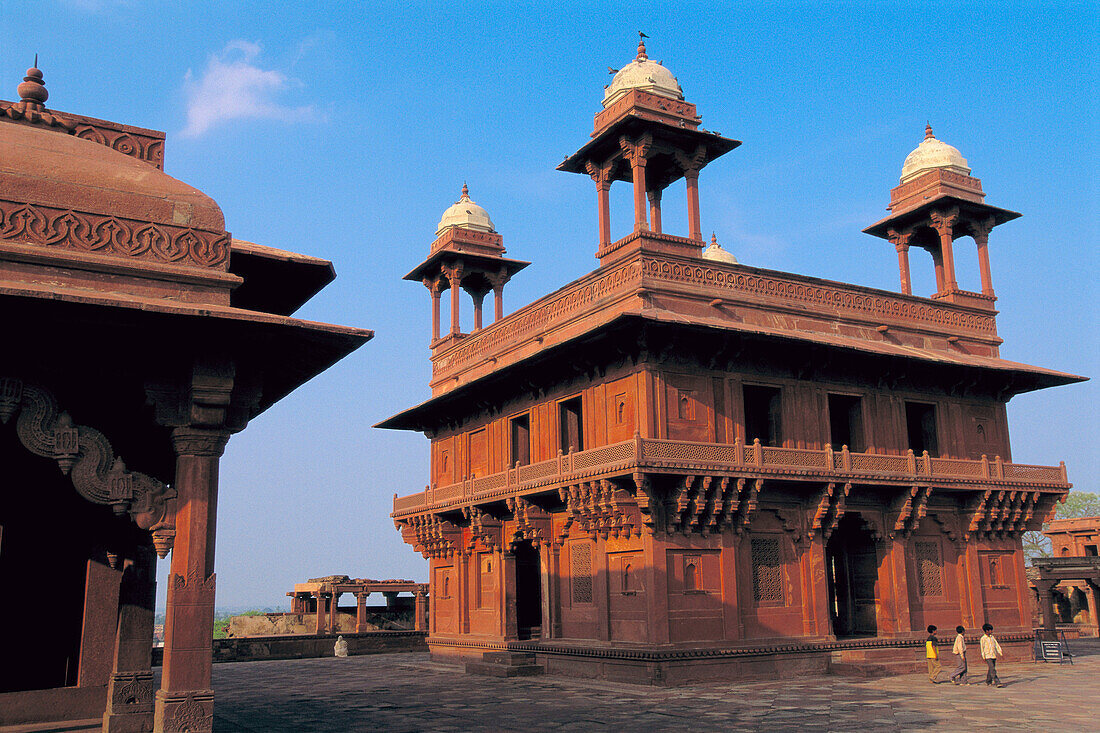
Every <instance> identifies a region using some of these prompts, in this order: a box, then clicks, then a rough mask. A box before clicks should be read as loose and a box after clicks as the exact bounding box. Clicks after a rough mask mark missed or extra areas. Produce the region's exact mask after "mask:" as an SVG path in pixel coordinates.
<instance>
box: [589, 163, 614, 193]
mask: <svg viewBox="0 0 1100 733" xmlns="http://www.w3.org/2000/svg"><path fill="white" fill-rule="evenodd" d="M584 169H585V170H586V171H588V175H589V176H591V177H592V180H593V181H594V182H595V184H596V188H597V189H599V190H601V191H607V190H608V189H609V188H611V169H612V164H611V163H610V162H606V163H600V164H597V163H595V162H593V161H591V160H589V161H586V162H585V164H584Z"/></svg>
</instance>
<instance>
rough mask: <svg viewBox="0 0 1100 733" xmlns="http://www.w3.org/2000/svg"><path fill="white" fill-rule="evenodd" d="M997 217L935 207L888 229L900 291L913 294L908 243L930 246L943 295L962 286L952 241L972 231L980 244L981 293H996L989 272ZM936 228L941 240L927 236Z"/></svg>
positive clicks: (937, 287)
mask: <svg viewBox="0 0 1100 733" xmlns="http://www.w3.org/2000/svg"><path fill="white" fill-rule="evenodd" d="M996 223H997V220H996V218H994V217H992V216H989V217H986V218H981V219H979V218H974V217H968V216H965V215H963V214H961V213H960V211H959V207H957V206H956V207H949V208H945V209H941V210H932V211H930V212H929V213H928V215H927V217H925V218H923V219H921V220H920V221H917V222H915V223H913V224H910V225H909V226H907V227H905V228H903V229H900V230H899V229H889V230H887V236H888V238H889V240H890V243H891V244H893V245H894V248H895V249H896V250H897V252H898V268H899V269H900V271H901V292H902V293H904V294H905V295H912V294H913V286H912V283H911V281H910V277H909V247H910V246H911V245H916V246H918V247H922V248H924V249H927V250H928V251H929V253H930V254H931V255H932V262H933V264H934V265H935V268H936V294H937V295H942V294H944V293H950V292H952V291H956V290H958V289H959V284H958V282H957V281H956V280H955V253H954V249H953V243H954V241H955V238H956V237H957V236H965V235H967V234H969V235H970V236H972V237H973V238H974V242H975V243H976V244H977V246H978V269H979V271H980V272H981V279H982V295H985V296H988V297H990V298H992V297H995V295H994V292H993V279H992V277H991V276H990V274H989V250H988V244H989V233H990V231H992V230H993V227H994V226H996ZM929 232H935V234H936V236H937V237H938V240H936V239H933V238H932V237H928V236H927V234H928V233H929Z"/></svg>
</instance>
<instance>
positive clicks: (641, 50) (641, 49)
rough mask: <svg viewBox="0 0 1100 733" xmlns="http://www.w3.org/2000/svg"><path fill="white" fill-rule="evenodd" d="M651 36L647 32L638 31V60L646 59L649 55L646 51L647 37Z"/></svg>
mask: <svg viewBox="0 0 1100 733" xmlns="http://www.w3.org/2000/svg"><path fill="white" fill-rule="evenodd" d="M647 38H649V36H647V35H646V34H645V33H642V32H641V31H638V60H639V61H646V60H647V59H648V58H649V56H646V53H645V39H647Z"/></svg>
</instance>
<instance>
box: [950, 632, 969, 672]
mask: <svg viewBox="0 0 1100 733" xmlns="http://www.w3.org/2000/svg"><path fill="white" fill-rule="evenodd" d="M955 633H956V634H958V635H957V636H956V637H955V646H953V647H951V653H952V654H954V655H955V656H956V657H958V658H959V661H958V664H956V665H955V669H953V670H952V671H951V682H952V683H954V684H956V685H961V684H967V682H966V637H965V636H964V634H966V629H965V628H964V627H962V626H956V627H955Z"/></svg>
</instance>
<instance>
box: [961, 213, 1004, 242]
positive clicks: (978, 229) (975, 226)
mask: <svg viewBox="0 0 1100 733" xmlns="http://www.w3.org/2000/svg"><path fill="white" fill-rule="evenodd" d="M967 224H968V226H969V228H970V236H972V237H974V241H975V242H978V243H987V242H989V233H990V232H991V231H993V227H995V226H997V220H996V219H995V218H993V217H992V216H991V217H989V218H988V219H983V220H981V221H970V222H967Z"/></svg>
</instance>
